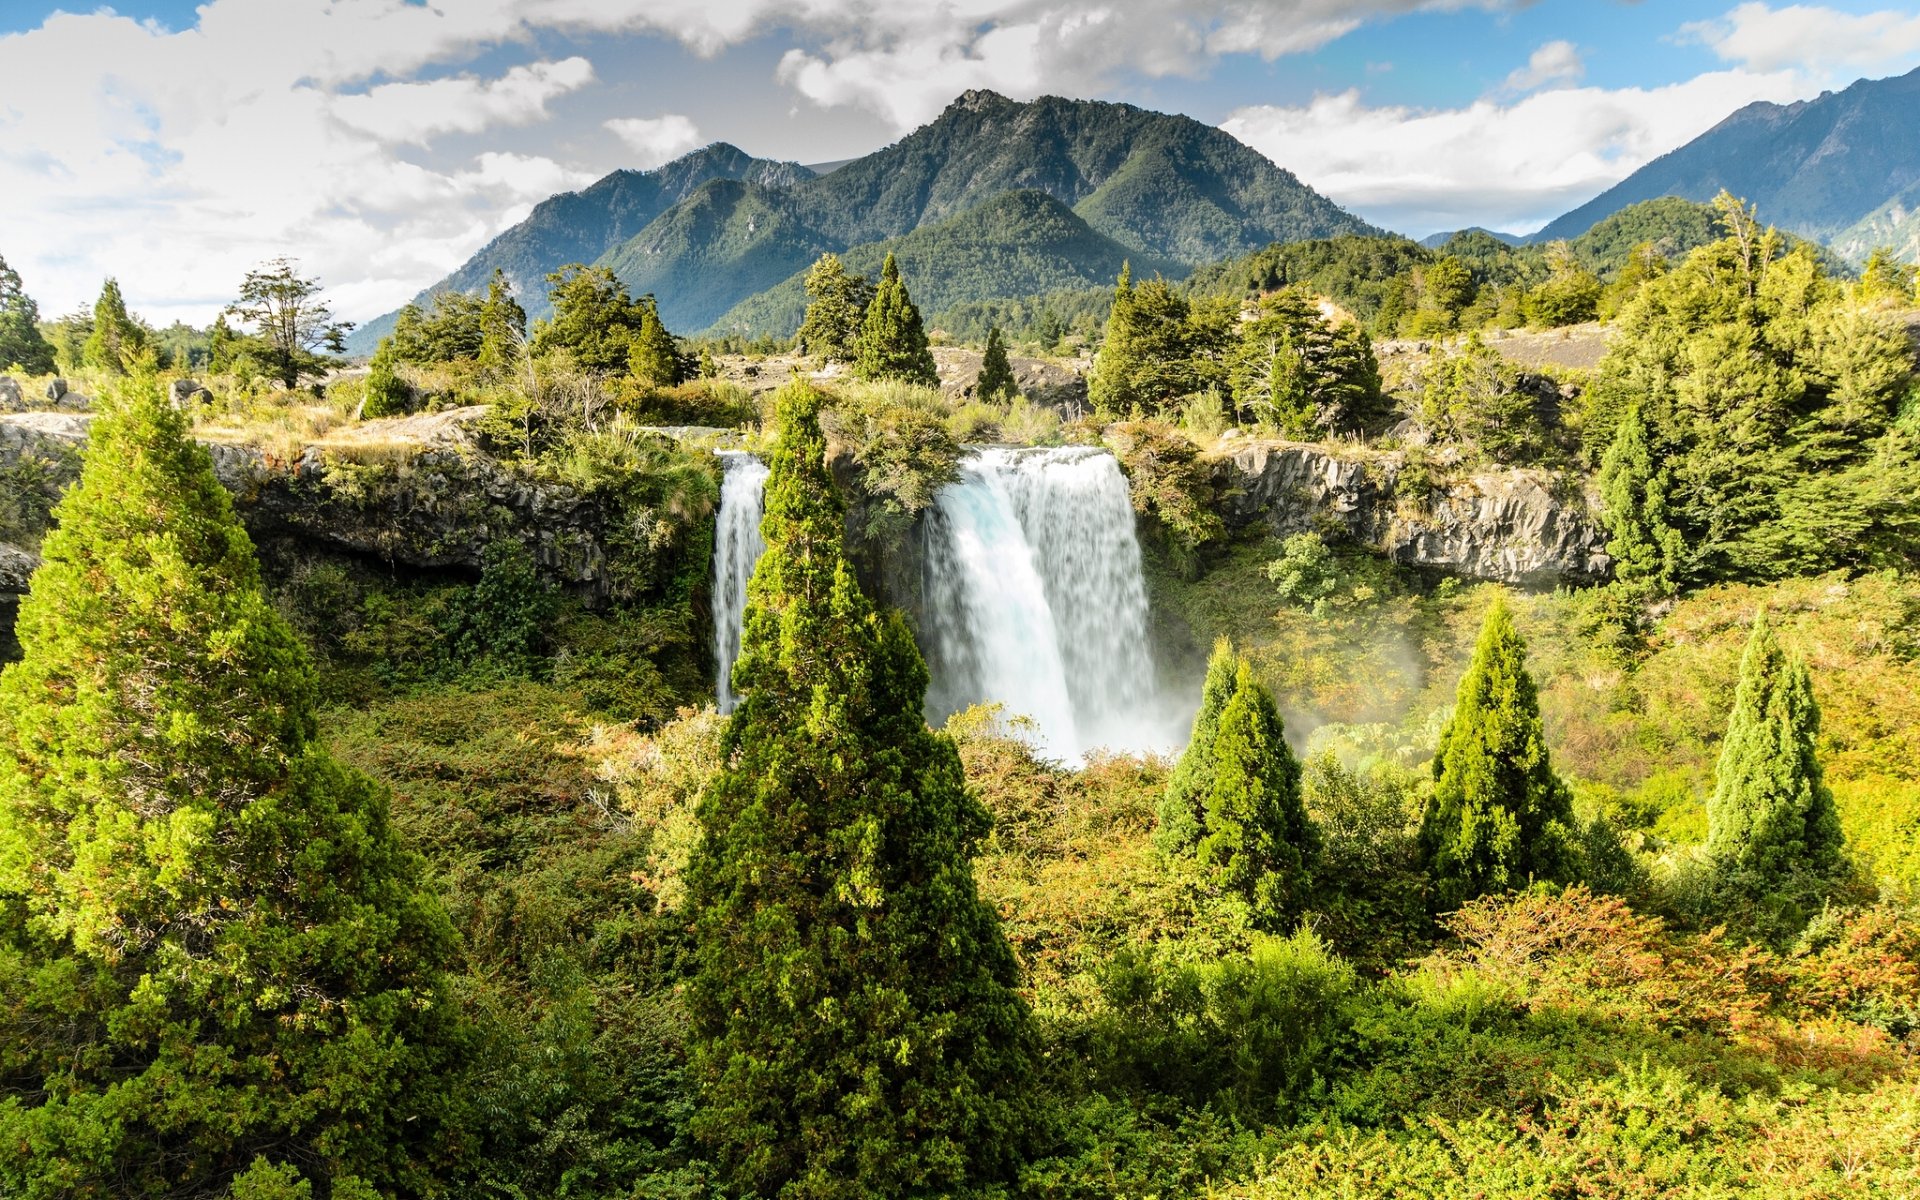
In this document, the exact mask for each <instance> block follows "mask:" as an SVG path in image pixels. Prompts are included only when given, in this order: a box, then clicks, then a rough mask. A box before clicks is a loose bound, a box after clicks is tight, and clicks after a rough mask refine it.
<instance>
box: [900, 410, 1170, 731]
mask: <svg viewBox="0 0 1920 1200" xmlns="http://www.w3.org/2000/svg"><path fill="white" fill-rule="evenodd" d="M960 470H961V478H960V480H959V482H957V483H954V484H950V485H948V486H947V487H945V488H942V489H941V491H940V493H939V496H938V498H937V500H936V502H935V506H934V509H933V510H932V512H931V513H930V514H929V520H928V521H927V524H926V526H925V538H926V544H925V580H924V583H925V587H924V609H925V611H924V614H923V622H922V624H923V628H922V631H921V632H922V640H923V642H924V643H926V648H927V650H928V653H929V657H930V658H931V659H932V660H933V663H932V667H933V669H932V676H933V685H932V687H931V688H930V689H929V693H928V709H929V712H930V715H932V716H933V717H934V719H936V720H939V719H941V718H943V717H944V716H945V715H946V714H948V713H952V712H954V711H957V710H959V709H960V708H963V707H965V706H966V705H968V704H972V703H978V702H982V701H993V702H998V703H1000V704H1003V705H1005V706H1006V709H1007V711H1008V712H1009V713H1010V714H1015V715H1020V716H1025V717H1029V718H1031V719H1032V720H1033V721H1034V723H1035V725H1036V726H1037V730H1038V742H1039V744H1040V747H1041V749H1042V750H1044V751H1045V752H1046V753H1048V754H1050V755H1052V756H1054V757H1057V758H1060V759H1062V760H1064V761H1068V762H1074V761H1077V760H1079V759H1080V758H1081V757H1082V756H1083V755H1084V754H1085V753H1086V752H1087V751H1088V750H1091V749H1094V748H1096V747H1107V748H1110V749H1115V750H1131V751H1143V750H1165V749H1169V748H1171V747H1172V746H1173V745H1174V744H1175V743H1176V742H1177V741H1178V739H1179V737H1180V733H1179V731H1178V729H1177V719H1176V718H1175V717H1174V716H1173V715H1172V714H1171V713H1170V712H1169V706H1168V703H1167V701H1166V699H1165V697H1163V696H1162V695H1161V694H1160V691H1159V688H1158V686H1157V683H1156V676H1155V670H1154V662H1153V652H1152V649H1151V641H1150V636H1149V630H1148V624H1147V592H1146V583H1145V579H1144V577H1143V575H1142V572H1141V564H1140V545H1139V542H1138V540H1137V539H1136V538H1135V536H1134V524H1133V522H1134V518H1133V507H1132V504H1131V502H1130V500H1129V498H1128V494H1127V482H1126V478H1125V477H1124V476H1123V475H1121V473H1120V467H1119V464H1118V463H1116V462H1115V461H1114V459H1113V456H1112V455H1110V454H1107V453H1105V452H1104V451H1100V450H1095V449H1089V448H1085V447H1067V448H1058V449H1017V450H1014V449H989V450H979V451H975V452H974V453H972V454H970V455H969V456H968V457H967V458H966V459H965V460H963V462H962V463H961V468H960Z"/></svg>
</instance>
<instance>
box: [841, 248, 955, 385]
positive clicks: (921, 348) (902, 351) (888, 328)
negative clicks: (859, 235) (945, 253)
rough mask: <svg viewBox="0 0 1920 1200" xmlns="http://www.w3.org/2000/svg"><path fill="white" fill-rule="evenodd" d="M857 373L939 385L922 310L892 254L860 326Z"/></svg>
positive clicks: (881, 269) (868, 376) (866, 376)
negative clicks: (908, 291)
mask: <svg viewBox="0 0 1920 1200" xmlns="http://www.w3.org/2000/svg"><path fill="white" fill-rule="evenodd" d="M854 370H855V372H856V373H857V374H858V375H859V376H860V378H862V379H900V380H904V381H906V382H908V383H918V384H921V385H923V386H926V387H939V386H940V372H939V371H938V370H936V369H935V368H934V365H933V352H932V351H931V350H929V349H928V348H927V331H926V330H925V329H924V328H923V327H922V326H921V324H920V310H919V309H918V308H915V307H914V305H913V298H912V297H910V296H909V295H907V285H906V284H905V283H904V282H903V281H902V280H901V278H900V265H899V264H898V263H896V262H894V260H893V255H891V254H889V255H887V261H886V263H885V264H884V265H883V266H882V267H881V268H880V284H879V286H878V287H876V288H875V289H874V293H873V300H872V302H871V303H869V304H868V305H867V316H866V320H865V321H864V322H862V323H861V326H860V345H859V359H858V361H857V362H856V363H855V364H854Z"/></svg>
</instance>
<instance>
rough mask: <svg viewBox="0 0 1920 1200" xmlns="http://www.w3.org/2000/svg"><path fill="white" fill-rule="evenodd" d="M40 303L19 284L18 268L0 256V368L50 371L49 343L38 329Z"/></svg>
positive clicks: (39, 373) (42, 373) (51, 363)
mask: <svg viewBox="0 0 1920 1200" xmlns="http://www.w3.org/2000/svg"><path fill="white" fill-rule="evenodd" d="M39 322H40V306H39V305H38V304H35V303H34V301H33V297H32V296H29V295H27V293H26V289H25V288H23V287H22V286H21V284H20V272H18V271H16V270H14V269H13V268H12V267H10V266H8V265H7V260H6V259H4V258H0V371H6V370H20V371H25V372H26V373H27V374H29V375H47V374H50V373H52V371H53V346H52V344H51V343H49V342H48V341H47V339H46V337H45V335H43V334H42V333H41V332H40V324H39Z"/></svg>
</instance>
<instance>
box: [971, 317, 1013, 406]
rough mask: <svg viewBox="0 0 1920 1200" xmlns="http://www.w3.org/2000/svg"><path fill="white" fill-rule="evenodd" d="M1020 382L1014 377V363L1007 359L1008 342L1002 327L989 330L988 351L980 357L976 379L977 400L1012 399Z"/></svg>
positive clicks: (974, 390) (974, 388) (975, 395)
mask: <svg viewBox="0 0 1920 1200" xmlns="http://www.w3.org/2000/svg"><path fill="white" fill-rule="evenodd" d="M1019 386H1020V385H1019V384H1018V383H1017V382H1016V381H1015V380H1014V378H1013V364H1012V363H1011V362H1008V361H1007V342H1006V339H1005V338H1003V337H1001V336H1000V327H999V326H998V325H995V326H994V327H993V328H991V329H989V330H987V352H986V353H985V354H983V355H982V356H981V357H980V376H979V378H978V379H977V380H975V381H974V385H973V396H974V399H976V400H987V401H994V400H1011V399H1013V395H1014V393H1015V392H1016V391H1018V390H1019Z"/></svg>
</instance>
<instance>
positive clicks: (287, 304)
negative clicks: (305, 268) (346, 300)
mask: <svg viewBox="0 0 1920 1200" xmlns="http://www.w3.org/2000/svg"><path fill="white" fill-rule="evenodd" d="M226 312H227V314H228V315H230V316H234V317H238V318H239V319H240V321H241V322H242V323H243V324H246V325H251V326H252V327H253V333H252V336H251V338H250V339H249V345H248V353H249V355H251V356H252V357H253V358H254V359H256V360H257V361H258V362H259V363H260V365H261V367H262V368H263V369H264V370H265V371H266V372H267V373H268V374H270V375H272V376H273V377H274V378H276V379H278V380H279V381H280V383H281V385H282V386H283V387H288V388H291V387H295V386H297V385H298V384H299V382H300V380H301V379H303V378H305V377H306V376H309V375H321V374H324V373H325V372H326V370H327V368H328V367H330V366H333V365H334V360H333V359H330V358H328V357H327V356H326V354H323V353H321V352H322V351H326V352H330V353H332V354H341V353H344V352H345V350H346V336H347V333H348V331H349V330H351V329H352V328H353V324H352V322H350V321H336V320H334V319H333V309H332V308H331V307H330V306H329V305H328V304H327V302H326V301H325V300H324V299H322V298H321V295H320V281H319V280H318V279H316V278H312V277H308V276H303V275H301V274H300V273H299V270H298V264H297V263H296V262H294V260H292V259H289V258H276V259H273V260H271V261H269V262H265V263H262V264H260V265H259V266H258V267H255V268H254V269H253V270H251V271H248V272H247V274H246V277H245V278H244V279H242V280H241V281H240V298H239V299H237V300H235V301H234V302H233V303H232V304H229V305H228V306H227V308H226ZM101 323H102V322H101V316H100V314H99V312H98V311H96V312H95V313H94V333H95V335H96V336H98V334H99V332H100V328H101Z"/></svg>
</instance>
